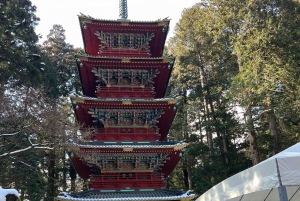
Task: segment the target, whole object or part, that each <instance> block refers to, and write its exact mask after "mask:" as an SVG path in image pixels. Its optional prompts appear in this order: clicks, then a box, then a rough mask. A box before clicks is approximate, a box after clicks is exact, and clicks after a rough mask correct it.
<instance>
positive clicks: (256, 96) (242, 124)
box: [166, 0, 300, 193]
mask: <svg viewBox="0 0 300 201" xmlns="http://www.w3.org/2000/svg"><path fill="white" fill-rule="evenodd" d="M299 11H300V5H299V2H297V1H293V0H288V1H282V0H272V1H270V0H264V1H253V0H246V1H241V0H233V1H222V0H208V1H202V3H198V4H195V5H194V6H193V7H191V8H189V9H186V10H184V12H183V14H182V18H181V20H180V21H179V23H178V24H177V25H176V29H175V36H174V37H173V38H172V39H171V40H170V41H169V44H168V47H167V51H166V53H167V54H174V55H176V56H177V63H176V65H175V67H174V70H173V76H172V77H171V81H170V86H169V89H168V92H169V94H170V95H174V94H181V95H182V96H183V101H182V105H181V108H179V110H178V113H177V117H176V118H175V120H174V124H173V126H172V129H171V131H170V135H171V136H173V137H174V138H176V139H185V140H187V141H190V142H192V143H191V145H190V146H189V148H188V149H187V151H186V153H185V156H184V157H185V158H184V160H185V161H186V164H187V165H186V167H188V168H189V167H191V169H190V170H189V171H187V170H186V169H185V165H183V166H181V167H180V168H181V169H182V174H181V175H183V177H188V179H189V180H190V179H191V180H192V184H189V185H187V183H186V182H185V183H186V185H185V188H186V189H188V188H191V185H192V188H194V189H195V190H196V192H198V193H203V192H205V190H207V189H209V188H210V187H211V186H213V185H215V184H217V183H218V182H220V181H222V180H223V179H226V178H227V177H229V176H231V175H233V174H235V173H237V172H239V171H241V170H243V169H245V168H247V167H249V166H250V165H251V161H252V164H256V163H258V162H259V161H260V160H263V159H265V158H267V157H269V156H272V155H274V154H275V153H277V152H279V151H280V150H282V149H284V148H286V147H288V146H290V145H292V144H294V143H296V142H297V141H298V140H299V135H298V133H299V118H298V116H299V115H298V116H297V115H296V114H299V86H300V85H299V84H300V83H299V72H300V71H299V64H300V62H299V55H300V54H299V51H300V48H299V47H300V46H299V33H300V32H299V31H300V27H299V23H298V22H299V18H300V13H299ZM188 168H187V169H188ZM187 172H188V174H187ZM181 175H180V174H179V175H178V174H174V175H173V177H175V178H176V177H177V178H178V179H180V177H182V176H181ZM173 180H174V178H170V181H173ZM173 184H175V183H173ZM178 187H179V188H180V187H181V186H180V185H178Z"/></svg>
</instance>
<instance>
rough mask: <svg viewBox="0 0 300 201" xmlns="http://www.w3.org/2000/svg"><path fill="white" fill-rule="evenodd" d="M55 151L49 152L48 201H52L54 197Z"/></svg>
mask: <svg viewBox="0 0 300 201" xmlns="http://www.w3.org/2000/svg"><path fill="white" fill-rule="evenodd" d="M55 192H56V190H55V151H54V150H50V151H49V159H48V199H47V200H49V201H50V200H51V201H52V200H54V197H55Z"/></svg>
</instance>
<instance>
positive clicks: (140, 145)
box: [67, 141, 188, 150]
mask: <svg viewBox="0 0 300 201" xmlns="http://www.w3.org/2000/svg"><path fill="white" fill-rule="evenodd" d="M67 144H68V145H70V146H75V147H80V148H89V149H101V148H105V149H106V148H110V149H123V148H133V149H157V148H159V149H164V148H165V149H168V148H171V149H175V150H181V149H183V148H185V147H187V146H188V143H185V142H98V141H92V142H79V143H76V142H69V143H67Z"/></svg>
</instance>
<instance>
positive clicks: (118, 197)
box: [56, 189, 196, 201]
mask: <svg viewBox="0 0 300 201" xmlns="http://www.w3.org/2000/svg"><path fill="white" fill-rule="evenodd" d="M194 198H196V195H195V194H191V192H190V191H187V192H185V193H184V192H182V191H178V190H167V189H156V190H154V189H143V190H131V189H124V190H119V191H117V190H101V191H99V190H98V191H97V190H90V191H84V192H79V193H72V194H67V193H62V195H60V196H58V197H57V198H56V200H57V201H73V200H77V201H78V200H80V201H85V200H86V201H125V200H127V201H128V200H131V201H133V200H134V201H157V200H169V201H189V200H191V199H194Z"/></svg>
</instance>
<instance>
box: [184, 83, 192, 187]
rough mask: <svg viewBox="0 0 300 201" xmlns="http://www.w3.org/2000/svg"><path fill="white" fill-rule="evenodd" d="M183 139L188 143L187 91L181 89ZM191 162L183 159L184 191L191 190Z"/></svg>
mask: <svg viewBox="0 0 300 201" xmlns="http://www.w3.org/2000/svg"><path fill="white" fill-rule="evenodd" d="M183 96H184V97H183V138H184V140H185V141H186V142H188V141H189V132H188V112H187V109H186V108H187V104H188V103H187V90H186V89H183ZM191 166H192V164H191V161H190V160H188V158H187V157H184V159H183V166H182V168H183V169H182V172H183V177H184V184H185V188H186V189H191V188H192V182H191V180H192V171H191Z"/></svg>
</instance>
